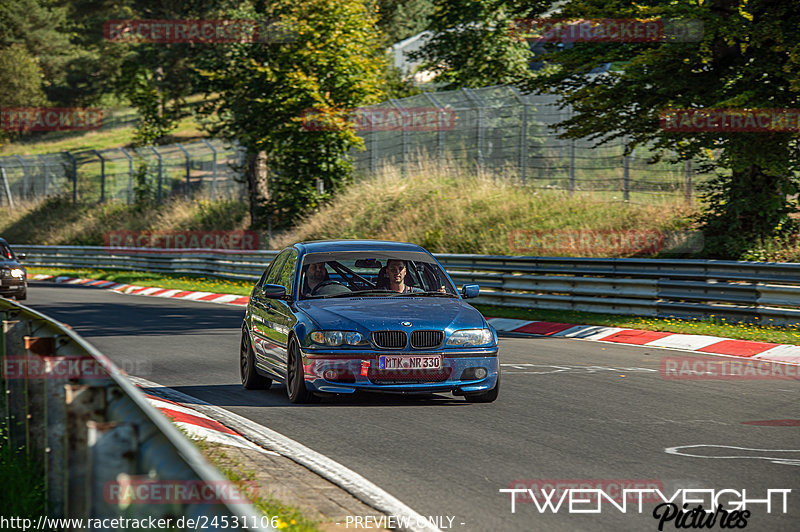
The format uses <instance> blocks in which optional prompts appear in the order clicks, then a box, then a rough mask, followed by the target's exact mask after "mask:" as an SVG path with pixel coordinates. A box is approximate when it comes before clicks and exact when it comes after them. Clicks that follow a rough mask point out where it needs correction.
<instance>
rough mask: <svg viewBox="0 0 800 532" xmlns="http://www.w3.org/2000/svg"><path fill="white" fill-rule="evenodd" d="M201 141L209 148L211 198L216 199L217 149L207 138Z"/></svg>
mask: <svg viewBox="0 0 800 532" xmlns="http://www.w3.org/2000/svg"><path fill="white" fill-rule="evenodd" d="M203 143H204V144H205V145H206V146H208V149H209V150H211V157H212V158H211V199H212V200H215V199H217V150H216V149H215V148H214V146H212V145H211V143H210V142H208V140H206V139H203Z"/></svg>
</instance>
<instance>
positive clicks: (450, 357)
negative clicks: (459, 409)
mask: <svg viewBox="0 0 800 532" xmlns="http://www.w3.org/2000/svg"><path fill="white" fill-rule="evenodd" d="M497 351H498V348H497V347H496V346H495V347H492V348H473V349H459V350H446V349H445V350H438V351H430V352H426V351H413V352H412V351H402V352H387V351H380V352H379V351H358V352H352V351H348V352H346V353H343V352H342V351H321V350H317V349H303V350H301V352H302V355H303V367H304V369H305V384H306V388H307V389H308V390H310V391H315V392H325V393H353V392H355V391H357V390H364V391H370V392H387V393H402V394H413V393H443V392H452V393H455V394H456V395H461V394H465V393H467V394H468V393H480V392H485V391H488V390H491V389H492V388H494V387H495V385H496V384H497V377H498V372H499V369H500V364H499V360H498V357H497ZM431 354H435V355H442V368H441V370H381V369H379V368H378V357H380V356H381V355H409V356H412V355H413V356H416V355H431ZM367 364H368V365H367ZM474 368H484V369H485V370H486V376H485V377H483V378H480V379H476V378H474V377H473V378H464V375H465V372H466V373H467V376H468V377H469V373H470V372H471V371H473V370H474Z"/></svg>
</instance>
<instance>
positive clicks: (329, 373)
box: [322, 369, 339, 381]
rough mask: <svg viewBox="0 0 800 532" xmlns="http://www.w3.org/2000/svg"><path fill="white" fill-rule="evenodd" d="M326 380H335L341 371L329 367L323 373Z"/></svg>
mask: <svg viewBox="0 0 800 532" xmlns="http://www.w3.org/2000/svg"><path fill="white" fill-rule="evenodd" d="M322 376H323V377H324V378H325V380H326V381H335V380H336V379H337V378H338V377H339V373H338V372H337V371H336V370H333V369H329V370H326V371H325V373H323V374H322Z"/></svg>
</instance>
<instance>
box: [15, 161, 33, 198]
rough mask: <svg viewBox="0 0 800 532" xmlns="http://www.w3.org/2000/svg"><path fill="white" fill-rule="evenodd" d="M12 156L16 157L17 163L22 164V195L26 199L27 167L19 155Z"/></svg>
mask: <svg viewBox="0 0 800 532" xmlns="http://www.w3.org/2000/svg"><path fill="white" fill-rule="evenodd" d="M14 157H16V158H17V160H18V161H19V164H21V165H22V197H23V198H26V199H28V196H29V194H28V167H27V165H26V164H25V159H23V158H22V157H20V156H19V155H15V156H14Z"/></svg>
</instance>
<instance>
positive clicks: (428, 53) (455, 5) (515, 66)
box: [411, 0, 551, 89]
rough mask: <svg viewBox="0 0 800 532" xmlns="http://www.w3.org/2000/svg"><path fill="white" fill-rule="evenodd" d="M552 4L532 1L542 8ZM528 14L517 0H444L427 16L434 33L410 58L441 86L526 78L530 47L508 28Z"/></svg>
mask: <svg viewBox="0 0 800 532" xmlns="http://www.w3.org/2000/svg"><path fill="white" fill-rule="evenodd" d="M550 3H551V2H549V1H546V2H544V1H543V2H534V3H533V4H534V6H539V7H540V8H544V7H545V6H546V5H548V4H550ZM527 12H529V8H523V7H521V6H520V5H519V2H507V1H502V0H488V1H480V2H477V1H474V0H442V1H440V2H437V4H436V8H435V10H434V12H433V14H432V15H431V22H430V25H429V27H428V29H429V30H430V31H431V32H432V34H433V35H432V37H431V38H430V39H429V40H428V42H427V43H426V44H425V46H423V48H422V49H421V50H419V51H417V52H415V53H413V54H411V57H412V58H414V59H417V60H421V61H422V62H423V64H422V68H423V69H425V70H428V71H431V72H434V73H435V74H436V78H435V80H434V81H435V82H437V83H441V84H443V85H444V87H445V88H451V89H457V88H462V87H469V88H475V87H484V86H486V85H497V84H502V83H512V82H518V81H519V80H520V79H524V78H525V77H526V76H527V73H528V61H529V60H530V50H529V47H528V45H527V44H526V43H525V42H524V41H520V40H519V39H517V38H515V37H514V35H513V34H512V32H511V31H510V28H511V24H512V22H513V20H514V19H515V18H519V17H522V16H523V14H524V13H527Z"/></svg>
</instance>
